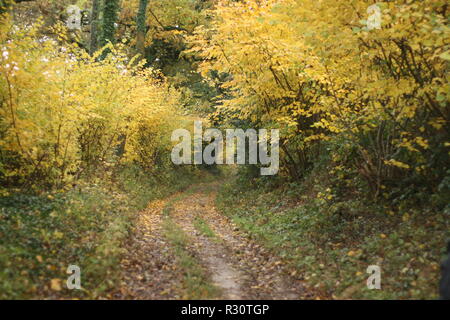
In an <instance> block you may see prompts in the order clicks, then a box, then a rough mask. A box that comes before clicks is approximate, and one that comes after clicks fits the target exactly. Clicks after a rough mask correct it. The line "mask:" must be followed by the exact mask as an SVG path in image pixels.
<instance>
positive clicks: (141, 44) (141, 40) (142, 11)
mask: <svg viewBox="0 0 450 320" xmlns="http://www.w3.org/2000/svg"><path fill="white" fill-rule="evenodd" d="M147 5H148V0H139V10H138V13H137V18H136V29H137V35H136V51H137V52H138V53H139V54H140V55H141V57H144V56H145V34H146V32H147V28H146V20H147V16H146V13H147Z"/></svg>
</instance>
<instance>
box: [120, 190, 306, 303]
mask: <svg viewBox="0 0 450 320" xmlns="http://www.w3.org/2000/svg"><path fill="white" fill-rule="evenodd" d="M217 188H218V183H217V182H216V183H205V184H198V185H195V186H192V187H191V188H190V189H189V190H188V191H186V192H185V193H183V194H178V195H176V196H173V197H172V198H170V199H167V200H166V201H164V202H163V201H160V202H155V203H151V204H150V205H149V209H147V210H145V211H144V212H142V214H141V216H140V217H139V220H138V222H137V224H136V226H135V232H134V236H133V238H132V239H130V242H129V244H128V248H127V249H128V250H127V252H128V253H127V254H126V257H125V259H123V261H122V267H123V268H122V269H123V270H124V274H123V286H122V289H121V291H120V292H119V293H117V297H118V298H132V299H183V298H187V299H191V298H192V296H190V295H189V294H188V293H186V277H189V275H190V273H191V272H190V270H189V269H186V267H185V268H184V269H183V267H180V257H179V256H178V255H180V253H179V251H177V250H174V248H173V243H171V242H170V241H168V238H170V237H171V235H170V234H169V236H168V235H167V231H166V234H165V231H164V224H165V223H166V224H167V223H169V222H170V223H172V224H176V227H175V228H178V229H174V230H175V231H171V232H172V233H173V236H176V237H178V236H181V234H183V237H184V238H182V239H183V240H182V244H181V242H180V241H179V242H178V243H179V244H180V245H182V246H183V248H182V249H181V250H183V255H184V256H186V255H189V256H190V257H192V259H191V260H189V261H195V263H197V264H198V265H199V266H198V267H197V269H196V270H198V269H201V270H202V271H201V272H202V273H204V278H206V279H207V281H208V282H209V284H208V286H211V287H214V288H215V289H217V290H216V293H215V294H214V295H208V294H205V295H203V296H201V298H206V299H208V298H216V299H311V298H313V297H312V296H311V295H310V294H309V293H308V291H307V290H306V289H305V286H304V285H303V283H302V281H301V280H299V279H296V278H294V277H292V276H290V275H288V274H287V273H286V271H285V269H284V267H283V263H282V262H281V261H278V260H277V258H276V257H274V256H273V255H271V254H269V252H268V251H266V250H265V249H264V248H262V247H261V246H259V245H258V244H257V243H255V242H253V241H251V240H249V239H248V238H246V237H245V236H244V235H243V234H241V233H240V232H239V230H238V229H237V227H236V226H235V225H233V224H232V223H231V222H230V221H229V220H228V219H227V218H226V217H224V216H222V215H221V214H219V213H218V212H217V210H216V209H215V203H214V202H215V197H216V193H217ZM169 220H170V221H169ZM165 221H166V222H165ZM172 229H173V228H172ZM177 252H178V253H177ZM181 264H183V263H181ZM191 264H192V263H191ZM185 265H186V263H185ZM187 265H188V267H187V268H189V263H188V264H187ZM188 281H189V278H188ZM197 297H198V296H197Z"/></svg>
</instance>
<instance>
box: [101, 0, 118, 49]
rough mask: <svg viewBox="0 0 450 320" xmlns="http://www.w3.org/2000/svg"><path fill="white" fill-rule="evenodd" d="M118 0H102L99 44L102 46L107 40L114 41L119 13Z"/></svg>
mask: <svg viewBox="0 0 450 320" xmlns="http://www.w3.org/2000/svg"><path fill="white" fill-rule="evenodd" d="M119 2H120V0H105V1H104V2H103V19H102V20H103V21H102V33H101V37H100V45H101V46H104V45H106V44H107V43H108V42H111V43H115V42H116V39H115V33H116V26H115V24H116V22H117V18H118V13H119Z"/></svg>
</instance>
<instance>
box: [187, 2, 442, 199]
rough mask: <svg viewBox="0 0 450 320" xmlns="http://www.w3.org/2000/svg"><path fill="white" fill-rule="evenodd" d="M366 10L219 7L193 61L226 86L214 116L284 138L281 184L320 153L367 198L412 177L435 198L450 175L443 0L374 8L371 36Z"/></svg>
mask: <svg viewBox="0 0 450 320" xmlns="http://www.w3.org/2000/svg"><path fill="white" fill-rule="evenodd" d="M370 5H373V3H371V2H369V1H363V0H352V1H348V0H323V1H316V0H301V1H300V0H270V1H263V2H262V1H258V0H246V1H239V2H236V1H227V0H225V1H219V3H218V5H217V7H216V9H215V10H214V11H213V12H212V14H213V16H214V19H213V22H212V26H211V27H210V28H198V29H197V31H196V35H195V36H194V37H192V38H191V43H192V48H191V52H197V53H198V54H199V55H200V56H202V57H203V58H204V59H205V60H204V62H203V63H202V64H201V66H200V68H201V70H202V71H203V74H204V75H205V76H208V75H209V74H211V71H215V72H217V71H218V72H220V73H223V74H229V75H230V76H229V77H228V78H227V79H228V81H225V82H224V83H222V87H223V89H224V90H226V94H227V95H226V96H225V98H224V101H223V102H224V103H223V105H222V106H221V107H220V108H219V110H218V112H222V111H224V110H225V112H228V113H230V111H231V114H232V115H235V114H236V113H237V114H238V115H239V118H241V119H244V120H246V121H249V122H250V123H252V126H270V125H275V124H276V125H278V126H279V127H280V128H281V129H282V136H283V139H282V140H283V141H282V142H283V143H282V146H281V148H282V151H283V155H282V163H283V168H282V169H283V170H284V172H285V173H287V174H289V175H290V176H293V177H298V176H301V175H303V174H304V173H305V171H306V169H308V168H310V167H311V166H312V165H313V164H314V163H315V162H316V161H317V157H318V155H319V154H323V153H327V152H328V153H329V156H330V158H333V160H334V161H335V163H336V165H345V166H347V167H349V168H350V169H351V170H353V171H355V172H358V174H359V176H361V177H363V178H364V179H365V180H366V181H367V184H368V185H369V186H370V187H371V188H372V189H373V191H374V194H379V192H380V188H381V186H382V185H383V183H389V182H395V181H401V180H404V179H405V178H407V177H408V176H411V175H412V174H414V175H415V176H416V177H417V179H418V180H420V181H426V182H429V185H432V186H434V187H436V186H437V185H438V184H439V181H440V180H441V179H442V176H443V175H445V174H446V170H448V169H449V161H448V147H449V144H448V137H449V131H450V126H449V117H450V114H449V108H448V102H449V100H450V95H449V88H450V86H449V83H448V72H447V71H448V63H449V60H450V53H449V41H448V40H449V39H450V36H449V33H450V29H449V27H448V24H447V15H448V6H447V1H445V0H432V1H431V0H425V1H406V0H402V1H385V2H379V3H377V4H376V7H377V8H378V9H377V10H376V11H378V12H379V14H380V15H379V16H380V17H381V21H380V22H381V25H380V28H373V27H372V25H371V24H370V23H369V24H368V22H367V21H371V19H372V18H373V17H371V15H373V12H372V11H373V10H374V9H372V10H368V9H369V8H368V7H369V6H370ZM375 18H377V17H375ZM372 20H373V19H372ZM229 96H232V98H231V99H230V98H229ZM225 112H223V113H225Z"/></svg>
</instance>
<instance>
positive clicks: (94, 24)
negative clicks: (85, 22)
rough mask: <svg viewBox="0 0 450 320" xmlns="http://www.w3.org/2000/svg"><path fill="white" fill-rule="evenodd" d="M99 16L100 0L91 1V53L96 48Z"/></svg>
mask: <svg viewBox="0 0 450 320" xmlns="http://www.w3.org/2000/svg"><path fill="white" fill-rule="evenodd" d="M99 17H100V0H93V1H92V13H91V39H90V44H89V53H90V54H91V55H93V54H94V53H95V51H97V49H98V26H99Z"/></svg>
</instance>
